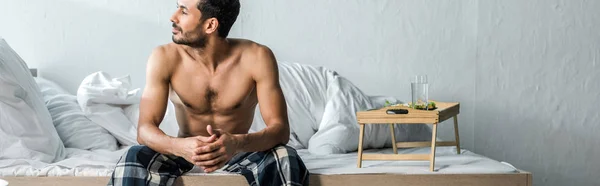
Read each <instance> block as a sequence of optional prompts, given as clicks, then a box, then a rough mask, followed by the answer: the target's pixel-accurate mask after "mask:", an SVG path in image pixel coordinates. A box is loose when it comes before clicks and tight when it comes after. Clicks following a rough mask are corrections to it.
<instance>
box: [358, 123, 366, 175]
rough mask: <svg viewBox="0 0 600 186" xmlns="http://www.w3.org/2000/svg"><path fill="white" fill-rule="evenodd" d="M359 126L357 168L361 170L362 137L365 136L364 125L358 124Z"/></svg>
mask: <svg viewBox="0 0 600 186" xmlns="http://www.w3.org/2000/svg"><path fill="white" fill-rule="evenodd" d="M359 124H360V136H359V138H358V163H357V167H358V168H361V167H362V154H363V152H362V150H363V136H364V134H365V124H364V123H359Z"/></svg>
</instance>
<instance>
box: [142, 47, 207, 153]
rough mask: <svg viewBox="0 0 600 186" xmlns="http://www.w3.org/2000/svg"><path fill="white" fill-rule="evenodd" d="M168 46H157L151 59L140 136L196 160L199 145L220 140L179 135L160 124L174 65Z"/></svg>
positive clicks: (161, 148) (152, 145)
mask: <svg viewBox="0 0 600 186" xmlns="http://www.w3.org/2000/svg"><path fill="white" fill-rule="evenodd" d="M165 55H166V54H165V49H163V48H160V47H159V48H157V49H155V50H154V51H153V52H152V54H151V55H150V58H149V59H148V66H147V69H146V87H145V88H144V93H143V94H142V99H141V102H140V118H139V122H138V130H137V140H138V142H139V143H140V144H141V145H146V146H148V147H150V148H151V149H152V150H154V151H156V152H159V153H161V154H168V155H176V156H180V157H183V158H185V159H186V160H188V161H189V162H194V160H193V159H194V156H195V155H197V152H198V150H199V149H198V148H199V147H201V146H204V145H206V144H207V143H208V142H213V141H214V140H216V136H211V137H203V136H196V137H189V138H175V137H171V136H168V135H166V134H165V133H164V132H163V131H162V130H161V129H160V128H158V126H159V125H160V123H161V122H162V120H163V117H164V116H165V111H166V109H167V101H168V96H169V82H170V76H171V74H170V73H171V71H172V70H171V66H172V65H169V61H166V60H167V59H168V58H167V57H166V56H165Z"/></svg>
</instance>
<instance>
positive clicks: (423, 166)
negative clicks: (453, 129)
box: [2, 147, 531, 186]
mask: <svg viewBox="0 0 600 186" xmlns="http://www.w3.org/2000/svg"><path fill="white" fill-rule="evenodd" d="M427 151H428V149H427V148H417V149H401V150H400V151H399V153H405V154H411V153H426V152H427ZM437 151H438V153H437V155H436V156H437V157H436V159H437V161H436V162H437V164H438V166H436V172H429V170H428V168H429V167H428V163H427V162H426V161H366V162H365V163H364V167H363V168H356V164H355V163H356V154H355V153H347V154H334V155H326V156H323V155H312V154H310V153H309V152H308V151H307V150H305V149H301V150H299V151H298V152H299V154H300V156H301V157H302V158H303V160H304V161H305V163H306V165H307V168H308V169H309V170H310V172H311V177H310V185H340V186H349V185H498V186H500V185H502V186H531V174H530V173H528V172H525V171H522V170H519V169H516V168H514V167H513V166H512V165H510V164H508V163H505V162H498V161H495V160H492V159H489V158H487V157H484V156H481V155H478V154H475V153H473V152H470V151H468V150H464V149H463V150H462V154H461V155H457V154H456V153H455V152H456V151H455V147H440V148H438V150H437ZM391 152H392V149H389V148H386V149H371V150H367V151H365V153H391ZM87 168H91V167H87ZM21 169H26V168H21ZM77 169H79V170H80V171H78V172H74V171H70V170H71V169H66V168H59V167H55V168H54V169H53V170H51V171H48V174H54V175H52V176H42V175H37V176H36V177H27V176H22V175H21V176H18V177H3V178H2V179H5V180H7V181H8V182H10V183H11V185H40V186H51V185H52V186H53V185H90V186H91V185H98V186H99V185H106V183H107V181H108V178H109V177H108V176H109V174H110V169H109V168H98V167H96V168H95V169H86V167H78V168H77ZM59 172H62V173H59ZM17 174H19V173H17ZM20 174H25V173H24V172H23V171H21V173H20ZM56 174H60V175H56ZM92 175H95V176H92ZM176 185H189V186H196V185H197V186H200V185H247V182H246V180H245V179H244V178H243V177H242V176H239V175H235V174H227V173H222V172H219V173H211V174H206V173H197V172H196V171H195V170H192V171H191V172H190V173H188V174H186V175H184V176H182V177H181V178H180V179H179V180H178V181H177V184H176Z"/></svg>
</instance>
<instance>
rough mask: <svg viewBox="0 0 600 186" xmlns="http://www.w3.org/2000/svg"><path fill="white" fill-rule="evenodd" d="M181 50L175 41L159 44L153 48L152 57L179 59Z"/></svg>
mask: <svg viewBox="0 0 600 186" xmlns="http://www.w3.org/2000/svg"><path fill="white" fill-rule="evenodd" d="M179 50H180V47H179V46H178V45H177V44H174V43H169V44H164V45H159V46H157V47H156V48H154V49H153V50H152V57H155V58H156V59H158V60H161V61H165V62H173V61H178V59H179V58H180V55H179Z"/></svg>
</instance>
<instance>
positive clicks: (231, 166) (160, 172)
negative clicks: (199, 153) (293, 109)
mask: <svg viewBox="0 0 600 186" xmlns="http://www.w3.org/2000/svg"><path fill="white" fill-rule="evenodd" d="M193 167H194V165H193V164H192V163H189V162H188V161H187V160H185V159H184V158H181V157H177V156H168V155H163V154H160V153H158V152H156V151H154V150H152V149H150V148H149V147H147V146H141V145H138V146H132V147H131V148H130V149H129V150H128V151H127V152H126V153H125V154H124V155H123V156H122V157H121V159H120V160H119V162H118V163H117V166H116V167H115V170H114V172H113V173H112V177H111V179H110V181H109V183H108V185H109V186H112V185H114V186H121V185H136V186H137V185H152V186H154V185H158V186H163V185H164V186H170V185H173V183H174V182H175V179H177V177H179V176H181V175H182V174H184V173H186V172H188V171H190V170H192V168H193ZM221 170H223V171H227V172H231V173H238V174H241V175H243V176H244V177H245V178H246V180H247V181H248V184H249V185H252V186H254V185H256V186H258V185H265V186H266V185H286V186H287V185H308V177H309V173H308V170H307V169H306V167H305V166H304V163H303V162H302V159H300V156H298V154H297V153H296V150H295V149H293V148H291V147H289V146H285V145H279V146H276V147H274V148H272V149H271V150H267V151H263V152H246V153H239V154H237V155H235V156H234V157H233V158H232V159H231V160H230V161H229V162H227V163H226V164H225V166H224V167H223V168H221Z"/></svg>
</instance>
